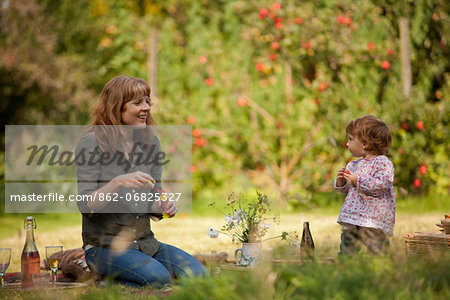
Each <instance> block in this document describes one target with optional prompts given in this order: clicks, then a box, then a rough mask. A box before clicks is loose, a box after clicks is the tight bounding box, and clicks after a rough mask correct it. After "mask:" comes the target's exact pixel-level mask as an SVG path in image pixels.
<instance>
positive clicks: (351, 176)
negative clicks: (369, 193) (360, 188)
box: [344, 171, 358, 186]
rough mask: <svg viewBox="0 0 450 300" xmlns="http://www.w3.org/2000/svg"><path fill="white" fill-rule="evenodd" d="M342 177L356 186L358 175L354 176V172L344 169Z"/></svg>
mask: <svg viewBox="0 0 450 300" xmlns="http://www.w3.org/2000/svg"><path fill="white" fill-rule="evenodd" d="M344 177H345V179H346V180H347V181H348V182H350V183H351V184H352V185H354V186H356V183H357V182H358V176H356V174H355V173H353V172H352V171H345V172H344Z"/></svg>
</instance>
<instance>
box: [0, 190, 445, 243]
mask: <svg viewBox="0 0 450 300" xmlns="http://www.w3.org/2000/svg"><path fill="white" fill-rule="evenodd" d="M249 197H251V196H249ZM226 199H227V194H226V193H220V192H218V191H206V192H202V193H199V194H198V195H197V196H196V198H195V201H193V203H192V213H191V214H190V215H191V216H192V217H196V216H198V217H207V216H209V217H219V216H222V215H221V214H220V213H219V212H217V211H216V210H214V209H212V208H211V207H209V206H208V204H210V203H211V202H213V201H214V200H215V201H216V202H217V203H218V205H217V207H218V208H220V207H221V203H223V206H224V205H225V202H226ZM343 201H344V195H340V194H338V193H318V194H314V195H313V196H312V198H311V200H310V202H309V203H307V204H299V205H289V206H288V207H286V208H283V209H277V208H276V203H274V204H273V205H272V206H273V211H272V213H281V214H284V213H294V214H295V213H298V212H301V213H310V212H311V213H314V214H322V215H336V217H337V215H338V214H339V210H340V207H341V205H342V203H343ZM449 208H450V197H449V196H442V195H427V196H415V197H408V198H406V199H399V200H397V213H412V214H420V213H430V212H439V213H442V214H444V213H450V211H449ZM28 215H29V214H3V215H0V225H1V226H2V230H1V231H0V240H1V239H4V238H7V237H11V236H13V235H14V234H16V233H17V232H18V231H19V230H21V229H22V228H23V220H24V219H25V218H26V217H27V216H28ZM34 216H35V217H36V219H37V221H38V224H37V225H38V228H39V230H40V231H41V232H48V231H52V230H55V224H57V226H58V227H67V226H76V225H80V226H81V215H80V214H76V213H75V214H49V213H47V214H34ZM438 221H439V220H436V222H438Z"/></svg>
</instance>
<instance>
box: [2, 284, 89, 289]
mask: <svg viewBox="0 0 450 300" xmlns="http://www.w3.org/2000/svg"><path fill="white" fill-rule="evenodd" d="M86 286H88V284H87V283H83V282H57V283H56V285H53V283H51V282H50V283H49V284H48V287H47V288H45V290H62V289H73V288H81V287H86ZM3 288H5V289H9V290H22V289H21V287H20V282H15V283H5V285H4V286H3ZM39 290H43V289H38V288H36V289H35V288H32V289H24V290H23V291H39Z"/></svg>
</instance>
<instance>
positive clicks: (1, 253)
mask: <svg viewBox="0 0 450 300" xmlns="http://www.w3.org/2000/svg"><path fill="white" fill-rule="evenodd" d="M10 261H11V248H0V279H1V283H0V285H1V286H3V285H4V284H5V273H6V270H8V268H9V263H10Z"/></svg>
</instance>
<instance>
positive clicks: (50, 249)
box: [45, 246, 63, 285]
mask: <svg viewBox="0 0 450 300" xmlns="http://www.w3.org/2000/svg"><path fill="white" fill-rule="evenodd" d="M62 252H63V246H47V247H45V254H46V256H47V263H48V266H49V267H50V268H51V269H52V282H53V285H56V272H57V271H58V266H59V264H60V263H61V258H62Z"/></svg>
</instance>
